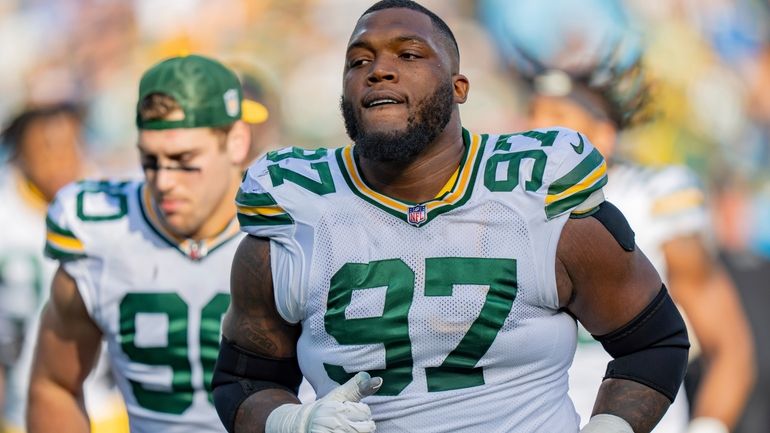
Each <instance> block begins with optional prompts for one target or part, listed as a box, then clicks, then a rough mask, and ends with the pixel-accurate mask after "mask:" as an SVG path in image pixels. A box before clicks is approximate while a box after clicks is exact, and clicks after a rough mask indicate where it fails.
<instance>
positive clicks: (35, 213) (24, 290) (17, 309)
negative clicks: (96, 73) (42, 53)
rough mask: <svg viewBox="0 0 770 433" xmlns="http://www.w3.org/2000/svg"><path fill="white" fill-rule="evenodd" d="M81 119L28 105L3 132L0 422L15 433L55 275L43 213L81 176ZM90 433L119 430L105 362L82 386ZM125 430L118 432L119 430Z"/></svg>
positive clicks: (52, 106)
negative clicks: (86, 391)
mask: <svg viewBox="0 0 770 433" xmlns="http://www.w3.org/2000/svg"><path fill="white" fill-rule="evenodd" d="M82 136H83V131H82V119H81V113H80V110H79V108H78V107H77V106H76V105H75V104H72V103H65V102H48V103H45V104H33V105H30V106H28V107H27V108H25V109H24V110H22V112H21V113H19V114H18V115H17V116H15V117H14V118H13V119H12V120H11V121H10V122H9V123H8V125H7V127H6V128H5V130H4V131H3V133H2V143H3V148H4V149H3V150H5V151H6V153H7V157H8V162H7V164H5V165H4V166H3V168H2V170H0V203H2V206H0V232H1V233H2V235H0V327H3V331H4V332H0V384H1V383H2V382H3V380H2V378H3V376H5V375H6V374H7V377H6V378H5V382H6V383H5V386H1V385H0V402H3V401H4V403H5V404H4V405H3V404H0V408H3V409H4V410H3V411H2V412H0V418H6V424H7V425H6V429H7V430H8V431H9V432H20V431H22V430H23V425H24V411H25V407H26V405H25V402H26V394H27V386H28V381H29V370H30V364H31V362H32V352H33V348H34V340H35V339H34V335H35V333H36V330H37V326H38V322H37V315H38V312H39V309H40V308H41V306H42V304H43V303H44V301H45V300H46V299H47V293H46V291H45V289H44V288H45V287H46V286H47V285H49V284H50V281H51V279H52V277H53V274H54V271H55V265H54V263H53V262H52V261H49V260H44V258H43V254H42V248H41V246H42V244H43V242H44V239H45V226H46V225H45V208H46V206H47V205H48V203H50V201H51V200H52V199H53V197H54V195H55V194H56V192H57V191H58V190H59V189H60V188H62V187H63V186H64V185H66V184H67V183H69V182H72V181H73V180H75V179H77V178H79V177H80V176H82V175H83V173H84V170H85V163H84V158H83V148H82ZM88 386H89V389H90V391H91V394H92V395H93V396H94V397H95V398H94V399H90V400H89V401H88V408H89V410H90V411H91V413H92V414H93V420H94V426H93V427H94V429H95V431H121V430H120V427H121V426H125V416H124V415H123V414H124V411H123V410H122V402H121V400H120V397H119V394H118V393H117V392H116V391H115V388H114V386H113V384H112V383H111V381H110V379H109V369H108V367H107V364H106V363H103V362H102V363H100V368H99V371H98V372H97V373H96V374H94V375H92V377H91V379H90V380H89V382H88ZM124 430H125V429H124Z"/></svg>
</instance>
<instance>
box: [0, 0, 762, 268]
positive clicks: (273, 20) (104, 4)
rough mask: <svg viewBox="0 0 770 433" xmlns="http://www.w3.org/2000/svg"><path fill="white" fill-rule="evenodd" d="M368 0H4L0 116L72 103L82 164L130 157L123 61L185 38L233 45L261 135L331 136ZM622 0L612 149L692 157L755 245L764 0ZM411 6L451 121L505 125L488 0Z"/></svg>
mask: <svg viewBox="0 0 770 433" xmlns="http://www.w3.org/2000/svg"><path fill="white" fill-rule="evenodd" d="M369 3H370V2H369V1H366V0H274V1H271V0H260V1H246V0H220V1H217V2H205V1H201V0H170V1H165V2H162V3H158V2H154V1H149V0H134V1H127V2H124V1H104V0H98V1H97V0H61V1H51V0H25V1H21V0H4V1H3V2H2V3H0V52H2V53H3V59H5V61H4V62H3V63H4V67H3V68H2V70H1V71H0V92H2V94H3V98H2V99H0V119H2V120H3V124H4V125H7V124H8V122H9V121H10V119H12V118H13V116H15V115H17V114H18V113H20V112H21V111H23V110H24V109H25V108H29V107H35V106H44V105H48V104H54V103H60V102H67V103H71V104H75V105H77V106H78V107H79V108H80V109H81V110H82V114H83V123H84V126H85V128H84V135H83V141H84V144H85V146H86V151H87V153H88V156H89V159H90V161H92V162H93V164H92V165H94V166H98V167H101V168H102V171H104V172H105V173H104V174H114V173H121V174H122V173H124V172H128V171H131V170H134V167H135V164H134V161H135V151H134V142H135V131H134V128H133V116H132V112H133V111H132V110H133V108H134V103H135V101H134V98H135V88H134V87H135V83H136V82H137V80H138V77H139V74H140V73H141V71H143V70H144V69H145V68H146V67H147V66H149V65H150V64H152V63H153V62H155V61H157V60H158V59H161V58H164V57H167V56H170V55H176V54H179V53H185V52H197V53H202V54H208V55H212V56H215V57H218V58H222V59H224V60H225V61H238V60H239V59H240V60H243V59H248V60H247V61H248V62H250V63H252V64H253V66H254V68H256V69H258V70H259V71H260V81H261V82H262V83H263V84H264V86H265V89H266V91H267V92H270V97H271V98H273V99H274V102H275V104H274V105H273V108H274V109H275V111H277V112H274V113H271V115H272V116H274V117H275V118H276V120H277V121H279V122H280V127H281V128H280V130H281V134H280V139H279V140H277V141H280V143H278V142H277V143H276V146H278V145H286V144H297V145H302V146H304V147H317V146H339V145H342V144H344V143H346V140H347V138H346V137H345V136H344V135H343V133H342V131H343V128H342V120H341V116H340V115H339V113H338V110H336V109H330V107H336V106H337V105H338V99H339V95H340V78H339V77H340V71H341V69H342V55H341V53H342V51H343V47H344V44H345V43H346V41H347V37H348V34H347V29H349V28H350V25H351V24H352V23H353V22H354V21H355V19H356V18H357V17H358V15H359V14H360V13H361V11H362V10H363V9H365V7H366V6H367V5H368V4H369ZM534 3H538V4H539V3H540V2H534ZM544 3H548V2H544ZM600 3H601V2H600ZM605 3H606V4H607V5H608V6H607V7H613V4H614V3H619V2H618V1H616V0H607V1H605ZM624 3H625V4H624V6H625V7H626V10H627V11H628V15H629V18H630V19H629V21H630V22H631V23H632V26H633V28H634V29H633V30H634V31H637V32H638V34H639V35H640V37H641V40H642V44H643V46H644V49H645V55H644V58H645V63H646V66H647V67H648V70H649V72H650V76H651V77H652V81H653V85H652V90H653V94H654V97H653V101H654V105H653V110H654V112H655V115H654V118H653V121H652V122H649V123H647V124H645V125H643V126H642V127H639V128H635V129H634V130H633V131H630V132H629V133H627V134H626V136H625V137H624V138H623V140H622V143H623V149H622V150H623V152H624V153H625V154H626V155H628V156H630V157H632V158H633V159H635V160H637V161H640V162H642V163H648V164H660V163H671V162H674V163H684V164H686V165H688V166H690V167H691V168H693V169H695V170H696V171H697V172H698V173H699V174H700V175H701V176H702V179H703V181H704V183H705V184H706V185H707V186H709V187H710V188H712V189H714V190H715V191H718V192H720V193H722V194H720V195H719V196H718V197H719V199H720V201H719V202H718V203H719V206H718V207H719V211H720V215H719V216H718V218H717V222H718V227H719V233H718V234H719V236H720V241H721V242H722V243H723V244H724V245H725V246H728V247H729V248H731V249H751V250H754V251H756V252H758V253H761V254H764V255H766V256H767V255H770V223H768V222H766V221H770V218H768V217H769V216H770V188H769V187H768V184H769V183H768V178H770V174H768V171H767V170H764V167H766V166H767V164H768V160H770V151H768V140H769V138H768V136H770V132H768V128H769V127H768V125H769V124H770V42H768V41H769V40H770V36H768V35H770V25H769V24H768V23H770V12H768V10H769V9H770V6H768V2H767V1H766V0H654V1H641V0H625V2H624ZM425 4H426V5H427V6H428V7H431V8H433V9H434V10H436V11H437V12H438V13H439V14H440V15H441V16H443V17H444V18H445V19H446V20H447V21H448V22H449V24H450V25H451V26H452V28H453V29H455V30H456V32H457V38H458V40H459V43H460V48H461V52H462V53H463V59H462V70H463V72H464V73H465V74H466V75H467V76H469V78H470V79H471V82H472V85H473V88H472V91H473V94H474V97H473V98H471V101H470V102H469V103H468V104H467V105H465V106H463V107H462V109H463V119H465V124H466V125H467V126H468V127H469V128H471V129H474V130H487V131H493V132H494V131H507V130H511V129H517V127H518V126H520V125H522V119H523V118H524V117H525V116H526V112H525V111H526V108H525V107H526V104H525V103H524V101H525V99H526V92H527V89H526V86H525V85H524V84H523V83H521V82H520V81H518V80H517V77H516V75H515V72H512V71H511V69H510V68H507V67H506V63H507V59H505V57H506V54H505V52H504V51H502V52H501V51H499V50H497V49H496V46H495V43H494V41H493V40H492V39H493V36H492V35H491V34H490V32H488V31H487V29H488V25H487V22H486V21H487V20H488V17H489V15H490V14H492V15H494V11H492V12H490V10H489V9H490V8H493V7H494V2H478V1H474V0H432V1H431V0H429V1H425ZM541 9H542V7H541ZM589 19H590V17H589ZM519 21H526V20H523V19H520V18H519ZM576 21H577V20H576ZM530 24H531V25H529V27H530V28H532V29H536V30H534V31H532V32H530V34H531V35H532V38H535V40H536V41H538V42H536V43H533V44H532V45H533V47H535V48H539V49H544V50H547V49H548V46H547V45H548V33H549V32H550V31H551V30H549V29H548V26H549V25H554V23H539V22H534V23H530ZM524 27H525V28H526V27H527V26H524ZM556 33H557V32H556ZM575 37H576V38H579V36H577V35H576V36H575ZM538 43H540V44H541V45H542V47H538V45H537V44H538ZM279 107H280V108H279Z"/></svg>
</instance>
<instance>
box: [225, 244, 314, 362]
mask: <svg viewBox="0 0 770 433" xmlns="http://www.w3.org/2000/svg"><path fill="white" fill-rule="evenodd" d="M230 292H231V296H232V297H231V300H230V308H229V309H228V311H227V314H226V315H225V318H224V322H223V324H222V335H223V336H224V337H226V338H227V339H229V340H231V341H233V342H234V343H235V344H236V345H238V346H239V347H241V348H243V349H246V350H249V351H251V352H253V353H255V354H259V355H263V356H268V357H272V358H288V357H292V356H295V354H296V343H297V338H299V331H300V329H299V326H296V325H291V324H289V323H287V322H286V321H285V320H283V318H281V316H280V315H279V314H278V311H277V309H276V306H275V299H274V297H273V278H272V271H271V267H270V241H269V240H267V239H263V238H257V237H254V236H246V237H245V238H243V240H242V241H241V244H240V245H239V246H238V250H237V251H236V253H235V257H234V258H233V266H232V270H231V274H230Z"/></svg>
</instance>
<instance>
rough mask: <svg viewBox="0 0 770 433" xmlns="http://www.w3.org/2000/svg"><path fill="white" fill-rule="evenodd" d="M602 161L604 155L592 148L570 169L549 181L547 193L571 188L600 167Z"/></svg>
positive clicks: (557, 192)
mask: <svg viewBox="0 0 770 433" xmlns="http://www.w3.org/2000/svg"><path fill="white" fill-rule="evenodd" d="M603 162H604V157H603V156H602V154H601V153H599V151H598V150H597V149H596V148H594V150H592V151H591V153H590V154H588V156H586V157H585V158H584V159H583V160H582V161H580V163H579V164H578V165H577V166H576V167H575V168H573V169H572V171H570V172H569V173H567V174H565V175H564V176H562V177H561V178H559V179H557V180H555V181H554V182H552V183H551V185H550V186H549V187H548V195H553V194H559V193H562V192H564V191H566V190H568V189H569V188H572V187H573V186H575V185H576V184H577V183H579V182H580V181H581V180H583V179H585V177H586V176H588V175H589V174H591V172H592V171H594V170H596V169H597V168H598V167H600V166H601V165H602V163H603Z"/></svg>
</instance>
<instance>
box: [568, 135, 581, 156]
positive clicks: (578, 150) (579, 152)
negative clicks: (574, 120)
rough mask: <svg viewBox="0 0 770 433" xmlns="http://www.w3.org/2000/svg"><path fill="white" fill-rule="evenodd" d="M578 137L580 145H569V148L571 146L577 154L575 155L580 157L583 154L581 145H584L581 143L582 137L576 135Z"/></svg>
mask: <svg viewBox="0 0 770 433" xmlns="http://www.w3.org/2000/svg"><path fill="white" fill-rule="evenodd" d="M578 137H580V144H578V145H577V146H576V145H575V144H573V143H570V146H572V148H573V149H575V152H577V154H578V155H580V154H581V153H583V144H584V143H583V136H582V135H580V133H578Z"/></svg>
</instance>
